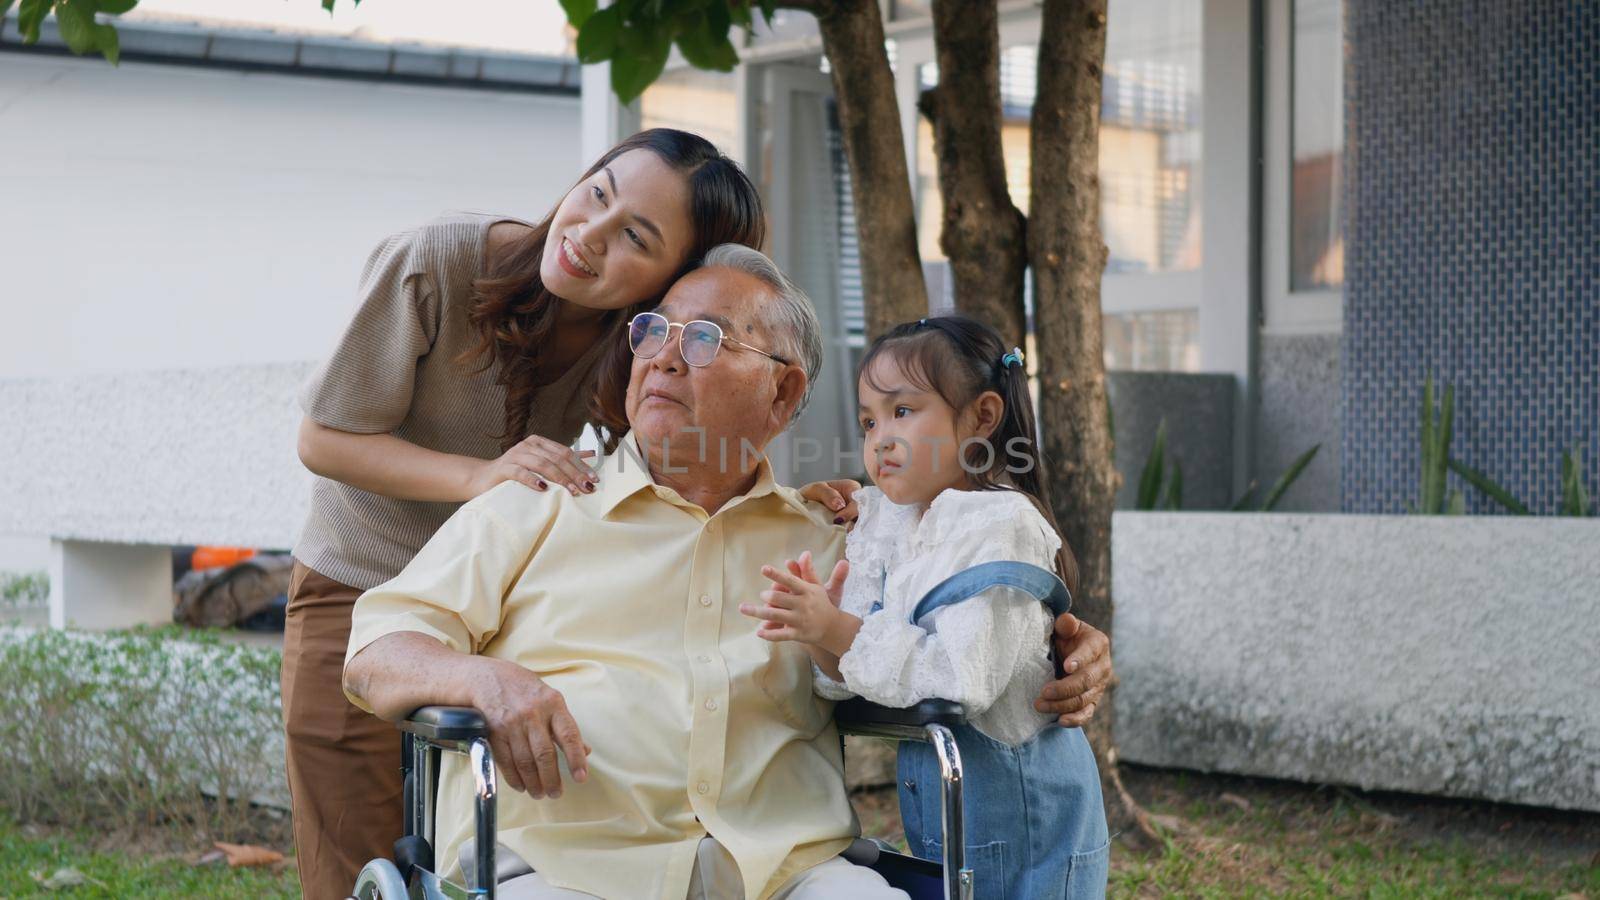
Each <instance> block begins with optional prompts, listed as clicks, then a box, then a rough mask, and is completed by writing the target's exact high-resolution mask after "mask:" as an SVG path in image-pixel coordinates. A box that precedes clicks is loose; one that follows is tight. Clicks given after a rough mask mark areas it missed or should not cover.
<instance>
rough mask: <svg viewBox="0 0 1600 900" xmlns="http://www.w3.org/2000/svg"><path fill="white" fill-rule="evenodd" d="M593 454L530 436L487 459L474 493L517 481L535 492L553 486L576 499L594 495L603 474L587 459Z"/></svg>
mask: <svg viewBox="0 0 1600 900" xmlns="http://www.w3.org/2000/svg"><path fill="white" fill-rule="evenodd" d="M594 455H595V454H594V451H593V450H574V449H572V448H571V447H568V446H565V445H564V444H559V443H557V442H555V441H552V440H550V439H549V438H546V437H540V436H539V435H536V434H535V435H530V436H529V437H526V438H523V439H522V441H520V442H519V443H518V444H517V445H516V446H514V447H512V448H511V449H510V450H507V451H506V452H505V453H502V454H500V457H499V458H498V459H489V460H484V461H483V463H482V464H481V465H479V466H478V469H477V471H476V473H475V474H474V475H473V479H472V485H471V492H472V494H473V496H476V495H478V494H481V493H483V492H484V491H487V490H489V489H490V488H493V487H495V486H497V485H499V484H500V483H501V482H505V481H516V482H520V483H521V484H524V485H526V486H528V487H529V488H532V489H533V490H536V491H543V490H545V489H546V488H547V487H549V486H550V485H552V484H553V485H555V486H556V487H558V488H565V489H566V490H567V491H568V492H569V493H571V494H572V496H574V497H576V496H578V495H579V494H592V493H594V488H595V485H596V484H599V482H600V473H599V472H598V471H596V470H595V469H594V468H593V467H592V466H590V465H589V464H588V463H587V462H585V460H586V459H588V458H590V457H592V456H594Z"/></svg>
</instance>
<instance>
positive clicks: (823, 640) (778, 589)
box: [739, 550, 861, 656]
mask: <svg viewBox="0 0 1600 900" xmlns="http://www.w3.org/2000/svg"><path fill="white" fill-rule="evenodd" d="M785 569H787V571H785V570H780V569H778V568H776V567H774V566H762V567H761V574H762V575H763V576H764V577H766V578H770V579H772V587H771V588H769V589H768V590H765V591H762V592H761V599H762V600H763V601H765V602H766V604H767V605H766V606H756V605H754V604H751V603H741V604H739V612H741V613H744V614H745V615H747V616H750V617H752V618H756V619H761V620H762V622H761V627H760V628H758V629H756V634H757V635H759V636H760V637H763V638H765V639H767V640H769V641H799V642H801V643H803V644H810V645H812V646H814V647H820V648H822V649H823V650H827V651H828V652H829V653H832V654H834V655H835V656H843V655H844V653H845V651H847V650H849V649H850V644H851V643H852V642H854V641H855V636H856V632H857V631H859V630H860V628H861V620H860V619H858V618H856V617H855V616H852V615H850V614H849V613H846V612H841V611H840V610H839V599H840V597H841V595H842V592H843V589H844V579H845V576H846V575H848V574H849V572H850V564H849V563H847V562H845V561H844V560H842V559H841V560H839V564H838V565H836V566H834V567H833V574H832V575H831V576H830V577H829V578H828V581H827V583H826V584H822V583H820V579H819V578H818V577H817V573H816V570H815V569H814V568H812V564H811V551H809V550H808V551H806V552H804V553H802V554H800V559H799V560H789V561H788V563H787V565H786V566H785Z"/></svg>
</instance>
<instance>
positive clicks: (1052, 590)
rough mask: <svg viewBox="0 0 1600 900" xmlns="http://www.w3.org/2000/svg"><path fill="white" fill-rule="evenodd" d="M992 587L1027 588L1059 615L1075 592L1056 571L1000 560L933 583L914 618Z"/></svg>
mask: <svg viewBox="0 0 1600 900" xmlns="http://www.w3.org/2000/svg"><path fill="white" fill-rule="evenodd" d="M992 587H1010V588H1016V589H1018V590H1021V591H1025V592H1027V593H1028V594H1031V595H1032V596H1033V597H1034V599H1036V600H1038V601H1039V602H1040V603H1043V604H1044V605H1045V606H1048V607H1050V612H1051V613H1052V614H1054V615H1056V616H1059V615H1061V614H1062V613H1064V612H1066V611H1067V610H1068V609H1070V608H1072V594H1071V593H1069V592H1068V591H1067V586H1066V585H1065V584H1062V583H1061V579H1060V578H1057V577H1056V573H1054V572H1051V571H1050V570H1048V569H1041V568H1039V567H1038V566H1035V565H1030V564H1028V563H1024V562H1013V561H1010V560H1001V561H998V562H986V563H980V564H978V565H976V566H973V567H972V568H970V569H963V570H961V571H960V572H957V573H956V574H954V575H951V576H950V577H949V578H946V579H945V580H943V581H941V582H939V583H938V584H936V585H934V587H933V589H932V590H930V591H928V592H927V593H926V594H923V595H922V599H921V600H918V601H917V608H916V609H915V610H913V611H912V612H911V621H913V622H920V621H922V619H923V618H924V617H925V616H927V615H928V614H929V613H932V612H933V611H934V610H936V609H938V608H939V607H941V606H949V605H950V604H952V603H960V602H961V601H963V600H966V599H968V598H970V597H974V596H976V595H978V594H981V593H983V592H984V591H986V590H988V589H989V588H992Z"/></svg>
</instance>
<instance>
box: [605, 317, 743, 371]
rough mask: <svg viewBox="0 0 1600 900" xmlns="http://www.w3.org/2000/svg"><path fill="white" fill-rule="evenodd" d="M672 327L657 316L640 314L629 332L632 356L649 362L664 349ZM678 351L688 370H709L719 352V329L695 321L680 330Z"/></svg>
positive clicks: (708, 323) (712, 324) (720, 331)
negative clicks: (698, 368) (697, 367)
mask: <svg viewBox="0 0 1600 900" xmlns="http://www.w3.org/2000/svg"><path fill="white" fill-rule="evenodd" d="M671 335H672V326H671V325H670V324H669V323H668V322H667V317H666V316H663V315H661V314H659V313H640V314H639V315H637V316H635V317H634V319H633V322H632V323H630V325H629V328H628V346H629V347H631V348H632V349H633V353H634V355H635V356H638V357H641V358H643V359H652V358H654V357H655V355H656V354H658V353H660V352H661V351H662V349H663V348H665V347H666V346H667V341H668V340H669V339H670V338H671ZM679 348H680V350H681V352H682V353H683V361H684V362H686V363H688V364H689V365H691V366H709V365H711V361H712V360H714V359H716V358H717V351H718V350H719V349H721V348H722V329H720V328H718V327H717V325H716V323H714V322H704V321H698V320H697V321H694V322H689V323H686V324H685V325H684V326H683V333H682V336H681V343H680V344H679Z"/></svg>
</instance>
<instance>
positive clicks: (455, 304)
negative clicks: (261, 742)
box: [283, 129, 765, 898]
mask: <svg viewBox="0 0 1600 900" xmlns="http://www.w3.org/2000/svg"><path fill="white" fill-rule="evenodd" d="M764 237H765V223H764V220H763V218H762V209H761V201H760V198H759V196H758V194H757V193H756V190H755V187H754V186H753V185H752V184H751V183H750V181H749V179H748V178H747V177H746V176H745V175H744V173H743V172H742V171H740V170H739V168H738V166H737V165H736V164H735V163H733V161H732V160H730V159H728V158H727V157H725V156H723V155H722V154H721V153H719V152H718V151H717V150H716V148H715V147H713V146H712V145H711V144H710V143H709V142H707V141H705V140H704V139H702V138H700V137H697V136H695V135H692V134H688V133H685V132H682V131H673V130H670V129H655V130H652V131H645V132H641V133H640V134H637V135H634V136H633V137H631V138H628V139H627V140H625V141H623V142H622V143H620V144H618V145H617V146H616V147H613V148H612V149H611V150H610V151H608V152H607V153H606V154H605V155H604V156H602V157H601V158H600V160H599V161H598V162H596V163H595V164H594V165H593V166H591V167H590V168H589V170H588V171H587V172H585V173H584V176H583V178H582V180H580V181H579V182H578V184H577V185H576V186H575V187H574V188H573V189H572V190H571V191H570V192H568V194H567V195H566V196H565V197H564V198H563V199H562V200H561V202H560V204H559V205H558V206H557V207H556V208H555V210H554V211H553V212H552V213H551V214H550V215H548V216H546V217H545V219H544V220H543V221H541V222H539V223H538V224H529V223H526V222H520V221H517V220H514V219H506V218H504V217H494V216H476V215H474V216H450V217H445V218H441V219H437V220H434V221H433V222H430V223H428V224H427V225H424V226H423V227H422V228H419V229H417V230H415V231H409V232H403V233H400V234H396V235H394V236H392V237H390V238H388V239H387V240H385V241H384V242H383V243H382V244H380V245H379V246H378V248H377V249H376V250H375V251H374V252H373V254H372V256H371V258H370V259H368V261H367V266H366V269H365V271H364V272H363V274H362V278H361V300H360V306H359V308H358V310H357V312H356V314H355V318H354V319H353V321H352V322H351V323H350V326H349V328H348V330H347V331H346V332H345V335H344V337H343V338H342V339H341V341H340V342H339V344H338V346H337V348H336V349H335V350H334V352H333V354H332V356H331V358H330V359H329V360H328V361H327V363H326V364H325V365H324V366H323V367H322V368H321V369H320V370H319V371H318V372H316V373H315V374H314V375H313V376H312V377H311V379H310V380H309V381H308V382H307V383H306V385H305V386H304V388H303V389H302V392H301V396H300V402H301V405H302V407H303V408H304V410H305V419H304V421H303V422H302V424H301V428H300V440H299V449H300V458H301V460H302V461H303V462H304V463H305V465H306V467H307V468H309V469H310V470H311V471H312V472H314V473H316V474H317V475H318V476H320V477H319V478H317V479H316V481H315V484H314V487H313V489H312V502H311V513H310V516H309V518H308V519H307V522H306V524H305V528H304V531H303V532H302V534H301V537H300V541H299V543H298V544H297V545H296V546H295V549H294V557H295V560H296V565H295V571H294V576H293V579H292V581H291V584H290V589H289V607H288V620H287V624H286V626H285V630H284V658H283V707H284V720H285V726H286V730H287V734H288V740H287V756H288V774H289V787H290V793H291V796H292V798H293V801H294V830H295V844H296V847H297V848H298V854H299V868H300V881H301V886H302V890H303V891H304V893H305V895H306V896H308V897H316V898H321V897H343V896H345V895H346V894H347V893H348V892H349V890H350V887H351V885H353V884H354V883H355V878H356V874H357V872H358V871H359V870H360V868H361V866H362V865H363V864H365V863H366V862H367V861H368V860H370V859H372V858H373V857H376V856H387V855H388V854H389V853H390V852H391V844H392V842H393V841H394V839H395V838H397V837H398V836H399V835H400V833H401V821H400V820H401V783H400V776H399V770H398V757H399V752H400V751H399V748H400V740H399V734H398V733H397V732H396V731H395V730H394V727H393V726H392V725H390V724H388V723H386V722H384V721H382V720H380V719H377V718H375V717H372V716H368V715H366V714H365V713H363V712H361V711H360V710H358V709H356V708H355V707H354V706H351V705H350V703H349V702H348V701H347V700H346V699H345V697H344V695H343V692H342V690H341V688H340V674H341V669H342V667H343V663H344V653H345V645H346V642H347V640H348V638H349V633H350V611H351V608H352V606H353V605H354V604H355V601H356V598H357V597H359V596H360V595H361V593H362V592H363V591H365V590H367V589H369V588H372V587H376V586H377V585H379V584H381V583H383V582H384V581H387V580H389V579H390V578H391V577H393V576H394V575H395V574H396V573H398V572H399V571H400V569H401V568H402V567H404V565H405V564H406V563H407V562H409V561H410V559H411V557H412V556H413V555H415V553H416V551H417V550H418V549H420V548H421V547H422V545H423V544H424V543H425V542H426V541H427V540H428V538H429V537H431V536H432V535H433V533H434V531H435V530H437V529H438V527H439V526H440V525H442V524H443V523H444V521H445V519H447V518H449V516H450V514H451V513H452V512H454V511H455V509H456V507H457V506H458V505H460V504H461V503H462V502H464V501H466V500H469V499H471V498H472V497H474V496H477V495H478V494H480V493H482V492H483V491H485V490H488V489H489V488H491V487H493V486H495V485H496V484H499V483H500V482H502V481H510V480H515V481H520V482H522V483H523V484H526V485H528V486H529V487H530V488H532V489H534V490H546V489H547V488H548V487H551V486H554V487H556V488H557V489H565V490H569V491H571V492H573V493H577V492H579V491H589V490H593V488H594V484H595V483H596V482H597V480H598V478H599V477H600V473H598V472H595V471H593V470H591V469H590V468H589V467H588V466H587V465H584V464H583V463H582V461H581V459H580V457H581V456H584V455H587V454H578V453H574V452H573V451H572V450H570V449H568V445H569V444H571V443H572V442H573V441H574V440H575V439H576V438H577V437H578V434H579V432H580V431H581V430H582V428H583V425H584V424H585V422H589V421H593V422H595V423H596V424H598V425H599V426H601V427H602V428H603V429H605V430H606V432H607V436H608V440H611V441H614V440H615V439H616V438H617V436H618V435H619V434H620V432H621V431H622V430H624V429H625V427H626V425H625V423H624V422H623V420H622V396H623V392H624V391H625V389H626V387H627V379H628V369H629V365H630V364H631V361H632V359H631V356H630V354H629V353H628V348H627V343H626V342H625V341H624V340H623V339H622V334H621V328H622V326H623V324H624V323H625V322H626V321H627V320H628V318H630V317H631V316H632V315H633V314H634V313H636V312H639V311H641V310H643V309H646V308H649V307H650V306H653V305H654V304H655V303H656V302H658V301H659V299H660V297H661V295H662V294H664V293H665V292H666V289H667V287H668V286H670V285H671V284H672V283H673V281H675V280H676V279H677V277H678V276H679V275H681V274H683V273H684V272H685V271H687V270H688V269H689V268H691V267H692V266H693V265H694V264H695V262H696V261H698V260H699V258H700V257H701V256H702V255H703V254H704V253H705V252H706V251H707V250H709V249H710V248H711V247H713V246H715V245H717V244H721V243H728V242H736V243H741V244H746V245H748V246H751V247H759V246H760V245H761V243H762V240H763V239H764Z"/></svg>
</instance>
